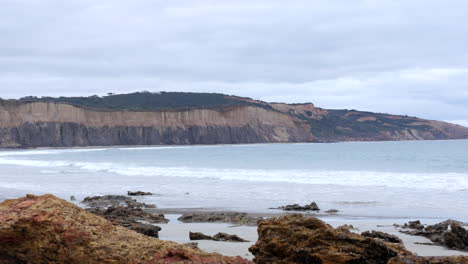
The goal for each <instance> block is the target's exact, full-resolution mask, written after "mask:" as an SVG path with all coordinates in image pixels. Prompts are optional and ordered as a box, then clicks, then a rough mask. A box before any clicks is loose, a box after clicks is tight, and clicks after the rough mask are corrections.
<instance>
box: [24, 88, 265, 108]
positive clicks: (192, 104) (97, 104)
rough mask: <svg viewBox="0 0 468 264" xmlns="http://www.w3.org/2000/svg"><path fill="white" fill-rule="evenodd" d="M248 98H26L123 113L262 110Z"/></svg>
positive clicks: (134, 95)
mask: <svg viewBox="0 0 468 264" xmlns="http://www.w3.org/2000/svg"><path fill="white" fill-rule="evenodd" d="M248 100H249V99H248V98H242V97H235V96H227V95H224V94H217V93H182V92H159V93H151V92H136V93H130V94H109V95H107V96H102V97H100V96H97V95H93V96H88V97H34V96H28V97H23V98H21V99H20V101H25V102H55V103H65V104H71V105H76V106H83V107H90V108H101V109H121V110H124V109H126V110H167V109H193V108H217V107H226V106H241V105H255V106H263V107H265V105H266V104H262V103H260V102H257V101H253V100H250V101H248Z"/></svg>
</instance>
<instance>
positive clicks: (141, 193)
mask: <svg viewBox="0 0 468 264" xmlns="http://www.w3.org/2000/svg"><path fill="white" fill-rule="evenodd" d="M127 195H128V196H146V195H153V193H150V192H142V191H136V192H132V191H128V192H127Z"/></svg>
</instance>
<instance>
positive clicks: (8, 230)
mask: <svg viewBox="0 0 468 264" xmlns="http://www.w3.org/2000/svg"><path fill="white" fill-rule="evenodd" d="M0 263H2V264H10V263H11V264H13V263H16V264H19V263H28V264H43V263H49V264H63V263H67V264H111V263H112V264H146V263H152V264H153V263H154V264H156V263H194V264H196V263H229V264H231V263H242V264H243V263H249V262H248V261H246V260H244V259H241V258H233V257H225V256H221V255H219V254H209V253H205V252H202V251H199V250H196V249H192V248H189V247H186V246H183V245H180V244H177V243H174V242H168V241H161V240H159V239H156V238H152V237H147V236H144V235H141V234H138V233H136V232H134V231H131V230H129V229H126V228H123V227H120V226H115V225H113V224H112V223H111V222H110V221H108V220H106V219H104V218H102V217H99V216H97V215H94V214H92V213H89V212H87V211H86V210H84V209H82V208H80V207H78V206H75V205H74V204H71V203H69V202H67V201H64V200H62V199H59V198H57V197H55V196H53V195H43V196H33V195H28V196H27V197H25V198H20V199H16V200H7V201H4V202H3V203H1V204H0Z"/></svg>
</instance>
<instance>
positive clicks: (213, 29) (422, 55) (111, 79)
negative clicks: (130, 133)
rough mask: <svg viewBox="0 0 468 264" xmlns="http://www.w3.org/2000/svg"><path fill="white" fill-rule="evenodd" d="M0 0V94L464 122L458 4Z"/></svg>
mask: <svg viewBox="0 0 468 264" xmlns="http://www.w3.org/2000/svg"><path fill="white" fill-rule="evenodd" d="M0 7H1V8H0V18H1V19H0V34H1V35H2V40H1V41H0V87H1V88H0V91H1V95H0V96H1V97H18V96H22V95H29V94H34V95H78V94H104V93H106V92H109V91H113V92H130V91H138V90H179V91H180V90H183V91H209V92H224V93H229V94H239V95H244V96H251V97H255V98H260V99H264V100H272V101H287V102H301V101H312V102H315V103H316V104H317V105H320V106H324V107H334V108H356V109H359V108H361V109H364V110H371V111H379V112H395V113H401V114H409V115H419V116H422V117H426V118H432V119H443V120H461V121H460V122H461V123H463V122H464V121H463V120H468V95H467V93H468V92H467V91H468V87H466V83H467V82H466V81H467V80H468V72H467V70H466V69H467V68H468V65H467V63H466V62H467V61H468V60H467V59H468V52H467V51H468V50H467V49H468V48H467V47H468V46H467V45H466V44H467V40H468V37H466V36H468V28H467V27H466V24H467V22H468V18H467V17H466V10H468V2H466V1H464V0H448V1H437V0H425V1H423V0H412V1H407V0H381V1H372V0H346V1H345V0H334V1H325V0H317V1H307V0H292V1H279V0H278V1H275V0H249V1H247V0H237V1H216V0H204V1H189V0H173V1H167V0H153V1H150V0H137V1H124V0H101V1H94V0H93V1H92V0H80V1H78V0H69V1H59V0H43V1H26V0H0ZM457 122H458V121H457ZM460 122H459V123H460Z"/></svg>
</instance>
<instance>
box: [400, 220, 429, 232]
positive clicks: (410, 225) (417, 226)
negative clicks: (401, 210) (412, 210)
mask: <svg viewBox="0 0 468 264" xmlns="http://www.w3.org/2000/svg"><path fill="white" fill-rule="evenodd" d="M396 226H398V227H401V228H409V229H418V230H423V229H424V225H422V224H421V221H419V220H416V221H409V222H408V223H406V224H404V225H403V226H399V225H396Z"/></svg>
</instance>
